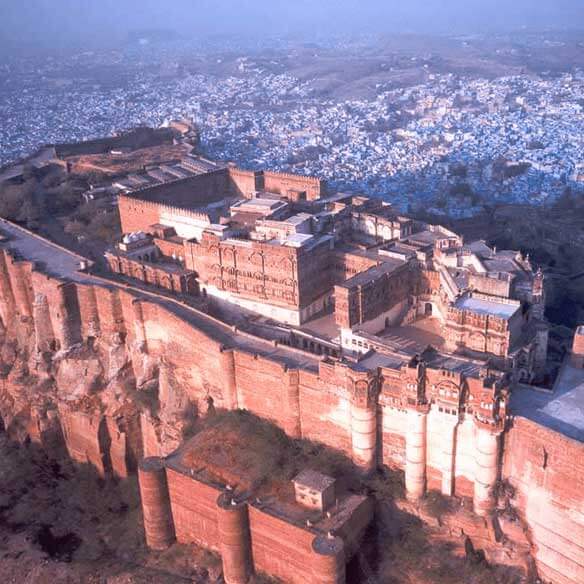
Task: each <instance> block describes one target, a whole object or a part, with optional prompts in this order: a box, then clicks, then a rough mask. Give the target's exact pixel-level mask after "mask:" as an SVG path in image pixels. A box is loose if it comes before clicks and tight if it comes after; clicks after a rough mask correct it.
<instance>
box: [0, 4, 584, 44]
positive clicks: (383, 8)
mask: <svg viewBox="0 0 584 584" xmlns="http://www.w3.org/2000/svg"><path fill="white" fill-rule="evenodd" d="M524 26H527V27H529V28H538V29H542V28H547V27H569V28H584V0H288V1H283V0H0V41H5V42H6V41H8V42H10V43H14V44H25V45H26V44H28V45H39V46H46V45H51V44H55V45H63V44H68V43H75V44H80V45H83V44H91V43H93V42H95V41H98V42H101V43H107V42H113V41H117V40H119V39H121V38H124V36H125V35H127V33H128V32H130V31H133V30H140V29H150V28H169V29H173V30H176V31H177V32H180V33H181V34H184V35H187V36H190V35H192V36H207V35H216V34H239V35H242V36H254V35H256V36H257V35H263V36H274V35H299V34H303V35H304V36H308V37H310V36H311V35H317V34H323V33H327V32H331V33H334V34H347V35H351V34H362V33H367V32H372V33H380V32H381V33H383V32H388V33H391V32H413V33H439V34H444V33H456V34H460V33H481V32H493V31H498V30H503V31H507V30H512V29H518V28H521V27H524Z"/></svg>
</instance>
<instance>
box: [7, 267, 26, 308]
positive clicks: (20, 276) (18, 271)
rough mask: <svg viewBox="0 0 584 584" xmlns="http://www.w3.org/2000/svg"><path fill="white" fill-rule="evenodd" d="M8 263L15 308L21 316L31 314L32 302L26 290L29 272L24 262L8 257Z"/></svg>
mask: <svg viewBox="0 0 584 584" xmlns="http://www.w3.org/2000/svg"><path fill="white" fill-rule="evenodd" d="M8 265H9V269H8V273H9V276H10V282H11V284H12V292H13V294H14V301H15V304H16V310H17V311H18V312H19V313H20V315H21V316H32V302H31V301H30V300H31V299H30V297H29V295H30V293H29V290H28V288H29V285H30V282H31V277H30V272H29V271H27V270H26V267H25V266H26V264H25V263H24V262H19V261H17V260H14V259H9V260H8Z"/></svg>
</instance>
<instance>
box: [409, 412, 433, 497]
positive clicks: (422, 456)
mask: <svg viewBox="0 0 584 584" xmlns="http://www.w3.org/2000/svg"><path fill="white" fill-rule="evenodd" d="M407 416H408V425H407V433H406V495H407V498H408V499H409V500H410V501H416V500H418V499H420V498H422V497H423V496H424V494H425V493H426V443H427V439H428V436H427V434H428V413H427V411H422V410H417V409H410V410H408V414H407Z"/></svg>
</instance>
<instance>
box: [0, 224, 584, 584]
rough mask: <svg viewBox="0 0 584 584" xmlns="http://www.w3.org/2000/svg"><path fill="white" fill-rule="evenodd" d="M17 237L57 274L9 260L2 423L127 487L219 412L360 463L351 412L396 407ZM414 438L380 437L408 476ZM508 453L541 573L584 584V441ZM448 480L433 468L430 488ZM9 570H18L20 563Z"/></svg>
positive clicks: (526, 439) (523, 445) (390, 430)
mask: <svg viewBox="0 0 584 584" xmlns="http://www.w3.org/2000/svg"><path fill="white" fill-rule="evenodd" d="M21 237H22V238H23V240H24V239H26V242H23V243H22V245H20V244H18V241H17V242H16V244H17V247H18V248H19V249H20V250H22V251H25V252H27V253H30V254H31V255H33V256H34V255H36V258H35V257H32V258H29V259H37V258H39V257H40V258H46V261H47V265H46V266H45V267H40V266H35V265H33V263H31V262H30V261H27V260H26V258H18V257H14V256H13V255H10V254H8V253H7V252H6V251H5V250H4V249H2V250H0V297H1V299H2V303H1V304H0V317H1V322H2V326H1V327H0V361H1V363H0V364H1V366H2V377H1V385H0V414H1V417H2V420H3V424H4V426H5V428H6V431H7V433H8V436H9V437H10V438H12V439H15V440H21V441H24V440H25V439H29V440H31V441H32V443H33V444H38V445H40V446H42V447H43V448H45V449H47V450H54V449H57V448H58V447H59V446H64V447H65V448H66V449H67V451H68V453H69V455H70V457H71V458H72V459H73V460H74V461H77V462H79V463H87V464H89V465H91V466H92V467H94V468H95V469H96V470H97V472H98V473H100V474H105V473H108V474H112V475H114V476H117V477H120V478H125V477H126V476H128V475H131V474H132V473H133V472H134V470H135V468H136V463H137V461H138V460H139V459H140V458H142V457H143V456H144V455H166V454H168V453H169V452H171V451H172V450H174V449H175V447H177V446H178V445H179V444H181V443H182V442H183V440H184V438H185V436H186V435H187V434H188V431H189V427H190V424H191V423H192V420H193V419H194V415H195V414H196V413H197V412H205V411H206V410H207V408H208V405H209V403H213V404H214V406H215V407H225V408H226V409H234V408H236V407H239V408H246V409H248V410H250V411H252V412H255V413H256V414H257V415H259V416H261V417H263V418H266V419H269V420H271V421H273V422H274V423H275V424H277V425H279V426H280V427H282V428H283V429H284V430H285V431H286V432H287V433H288V434H289V435H291V436H294V437H299V436H302V437H304V438H308V439H311V440H317V441H320V442H323V443H325V444H328V445H331V446H333V447H335V448H338V449H340V450H342V451H344V452H345V453H347V454H349V456H352V455H353V454H354V453H353V447H352V444H353V440H354V437H353V436H352V430H351V414H350V412H351V405H350V404H351V403H352V402H355V401H358V403H361V404H362V405H361V407H363V408H366V407H368V405H369V407H371V404H373V403H376V402H375V400H376V399H378V398H379V399H380V400H382V401H383V400H385V399H386V398H389V397H390V395H389V393H385V390H384V391H383V392H382V394H381V396H378V395H376V394H375V393H370V392H369V389H368V388H369V386H368V382H367V381H365V391H364V394H361V395H360V394H359V391H358V385H357V384H356V383H355V380H354V379H352V378H351V377H350V375H349V374H348V372H347V370H346V368H344V367H342V366H340V365H332V364H330V363H326V362H322V361H321V362H319V361H318V359H316V358H313V357H311V356H308V355H305V354H300V353H299V352H295V351H294V350H288V349H283V348H275V347H273V346H271V347H270V346H269V343H266V342H261V341H259V340H256V339H248V338H246V337H244V336H242V335H239V336H238V335H232V334H230V333H229V331H228V328H227V327H222V326H221V325H220V324H218V323H214V322H213V321H212V319H209V318H208V317H205V316H203V315H198V314H195V313H192V312H190V311H189V310H187V309H186V308H179V307H175V306H174V305H171V304H172V303H170V302H169V301H162V300H159V299H152V298H145V297H140V298H137V295H136V293H135V292H132V291H128V290H125V289H122V288H118V287H117V286H115V285H110V286H106V285H104V284H103V283H102V282H100V281H98V280H97V279H94V278H92V277H90V276H87V275H85V274H79V273H77V272H76V271H74V269H73V267H72V266H75V265H76V262H77V260H76V259H75V258H72V257H70V256H67V255H66V254H64V253H63V254H60V253H59V252H58V251H57V250H55V249H52V248H51V249H47V248H46V247H43V246H44V245H45V244H42V243H38V248H39V249H37V247H35V246H37V244H34V245H33V244H32V243H30V241H32V240H30V241H29V240H28V236H24V235H21ZM13 244H14V242H13ZM48 270H50V271H51V272H52V273H51V274H50V275H49V274H48V273H47V272H48ZM55 272H56V273H55ZM365 377H366V376H365ZM362 381H363V380H362ZM390 385H391V384H390ZM348 388H349V389H348ZM355 392H356V393H355ZM210 400H211V401H210ZM383 407H384V408H387V407H390V404H389V403H387V405H386V406H383ZM405 431H406V428H405V426H404V427H395V426H393V425H392V424H390V423H388V424H387V425H386V426H384V428H383V432H382V444H381V445H380V447H381V448H380V450H381V451H382V452H383V455H384V456H386V457H388V458H386V459H385V462H387V463H388V464H391V465H392V466H398V467H399V466H400V465H401V466H403V459H404V447H403V441H404V433H405ZM433 438H434V439H435V440H438V441H439V434H438V433H436V434H435V435H434V437H433ZM435 446H437V447H440V446H441V445H440V443H439V442H438V444H437V445H435ZM503 447H504V465H503V477H504V478H508V479H509V480H510V482H511V483H513V484H514V486H516V488H517V496H516V506H517V509H518V511H519V513H520V514H521V516H522V517H524V518H525V520H526V522H527V525H528V526H529V530H528V533H527V537H528V539H529V541H530V542H531V543H532V544H533V547H532V552H533V554H534V556H535V558H536V561H537V565H538V568H539V570H540V571H541V573H542V574H543V575H544V576H545V577H546V578H547V579H549V580H551V581H553V582H554V583H557V584H579V583H581V582H583V581H584V549H583V544H582V542H583V541H584V536H583V533H584V532H583V529H584V488H583V485H582V481H583V480H584V479H583V477H584V469H582V468H581V465H579V461H581V460H582V458H583V456H582V453H583V446H582V444H581V443H580V442H576V441H570V440H568V439H566V438H564V437H563V436H561V435H560V434H558V433H556V432H553V431H551V430H547V429H544V428H543V427H541V426H537V425H531V426H530V424H529V423H527V422H526V421H524V420H521V419H518V420H515V422H514V424H513V426H512V428H511V430H510V431H509V432H508V434H507V435H506V436H505V439H504V442H503ZM460 455H461V457H462V458H463V459H464V456H465V454H464V451H462V450H461V451H460ZM400 461H401V462H400ZM442 473H443V470H442V469H439V468H436V467H430V468H429V469H428V477H429V480H431V479H432V476H436V480H440V477H441V475H442ZM463 479H464V480H463ZM465 481H470V479H469V478H465V476H464V475H462V474H461V475H460V476H458V477H457V479H456V482H457V485H458V483H459V482H460V484H461V485H463V487H464V488H463V490H464V489H466V488H467V487H468V486H471V487H472V485H468V484H467V483H465ZM457 488H458V487H457ZM507 527H509V526H507ZM503 531H505V530H504V529H503ZM509 533H512V529H511V528H510V531H509ZM509 537H512V536H511V535H510V536H509ZM25 547H26V546H25ZM14 553H16V554H18V551H15V552H14ZM6 561H7V562H8V563H7V564H6V565H7V566H8V567H7V569H10V570H12V569H13V566H14V558H12V559H11V558H8V559H7V560H6ZM15 574H17V576H16V577H19V576H18V574H22V572H15ZM53 574H56V572H55V573H53ZM57 576H58V574H57ZM57 576H55V579H56V578H57ZM27 577H28V576H27ZM43 577H44V576H43ZM54 581H55V580H54ZM56 581H58V580H56ZM88 581H90V580H88Z"/></svg>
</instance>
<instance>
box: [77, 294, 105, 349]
mask: <svg viewBox="0 0 584 584" xmlns="http://www.w3.org/2000/svg"><path fill="white" fill-rule="evenodd" d="M77 294H78V296H79V311H80V313H81V324H82V328H83V336H84V337H85V338H88V337H94V338H95V337H99V334H100V332H101V330H100V325H99V313H98V309H97V299H96V297H95V287H94V286H86V285H78V286H77Z"/></svg>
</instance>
